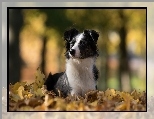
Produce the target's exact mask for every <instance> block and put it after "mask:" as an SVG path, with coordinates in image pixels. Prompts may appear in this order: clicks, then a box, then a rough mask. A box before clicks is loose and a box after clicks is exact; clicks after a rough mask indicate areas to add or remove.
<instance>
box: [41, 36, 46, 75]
mask: <svg viewBox="0 0 154 119" xmlns="http://www.w3.org/2000/svg"><path fill="white" fill-rule="evenodd" d="M42 42H43V46H42V53H41V56H42V63H41V70H42V72H43V73H44V74H46V72H45V54H46V44H47V38H46V36H44V37H43V41H42Z"/></svg>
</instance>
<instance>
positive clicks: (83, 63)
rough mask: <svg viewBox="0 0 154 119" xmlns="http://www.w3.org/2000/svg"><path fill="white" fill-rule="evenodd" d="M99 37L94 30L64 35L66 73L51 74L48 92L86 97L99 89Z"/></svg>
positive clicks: (75, 31) (47, 84)
mask: <svg viewBox="0 0 154 119" xmlns="http://www.w3.org/2000/svg"><path fill="white" fill-rule="evenodd" d="M98 37H99V34H98V33H97V32H96V31H94V30H84V31H83V33H79V31H78V30H76V29H75V28H72V29H70V30H67V31H66V32H65V33H64V40H65V41H66V44H65V45H66V52H65V56H66V71H65V72H62V73H56V74H54V75H52V74H51V73H50V74H49V76H48V78H47V80H46V82H45V85H46V86H47V90H53V91H54V92H55V93H56V94H57V93H58V92H57V89H58V90H60V91H61V92H62V94H63V95H64V96H67V95H68V94H72V95H73V94H76V95H80V96H84V95H85V93H86V92H87V91H90V90H96V89H97V85H96V83H97V79H98V70H97V68H96V65H95V61H96V58H97V57H98V49H97V40H98Z"/></svg>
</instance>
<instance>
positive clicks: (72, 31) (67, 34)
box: [64, 28, 79, 42]
mask: <svg viewBox="0 0 154 119" xmlns="http://www.w3.org/2000/svg"><path fill="white" fill-rule="evenodd" d="M78 33H79V31H78V30H76V29H75V28H72V29H70V30H67V31H65V33H64V40H66V41H67V42H70V41H71V40H72V39H73V37H74V36H76V35H77V34H78Z"/></svg>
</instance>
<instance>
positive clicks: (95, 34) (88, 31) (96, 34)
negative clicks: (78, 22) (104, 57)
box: [83, 30, 99, 43]
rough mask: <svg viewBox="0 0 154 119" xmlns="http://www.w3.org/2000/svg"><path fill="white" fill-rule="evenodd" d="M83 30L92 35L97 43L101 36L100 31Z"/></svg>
mask: <svg viewBox="0 0 154 119" xmlns="http://www.w3.org/2000/svg"><path fill="white" fill-rule="evenodd" d="M83 32H84V34H88V35H90V37H91V38H92V39H93V40H94V41H95V43H97V40H98V37H99V33H98V32H96V31H95V30H84V31H83Z"/></svg>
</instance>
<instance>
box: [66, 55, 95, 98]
mask: <svg viewBox="0 0 154 119" xmlns="http://www.w3.org/2000/svg"><path fill="white" fill-rule="evenodd" d="M93 64H94V60H93V59H92V58H88V59H83V60H76V59H69V60H68V61H67V63H66V74H67V78H68V81H69V84H70V86H71V87H72V91H71V94H77V95H82V96H84V94H85V93H86V92H87V91H89V90H95V86H96V81H95V80H94V74H93Z"/></svg>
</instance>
